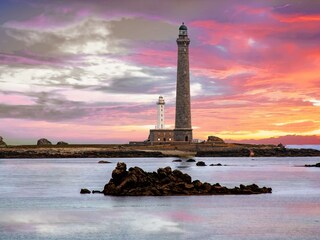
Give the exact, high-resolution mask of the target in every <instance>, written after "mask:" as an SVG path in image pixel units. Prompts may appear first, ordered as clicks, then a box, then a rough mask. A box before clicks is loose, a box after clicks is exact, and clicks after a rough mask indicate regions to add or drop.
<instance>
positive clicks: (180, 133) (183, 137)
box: [173, 128, 192, 142]
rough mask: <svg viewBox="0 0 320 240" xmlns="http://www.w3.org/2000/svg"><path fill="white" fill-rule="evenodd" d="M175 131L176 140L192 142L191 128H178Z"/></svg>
mask: <svg viewBox="0 0 320 240" xmlns="http://www.w3.org/2000/svg"><path fill="white" fill-rule="evenodd" d="M173 132H174V141H176V142H192V129H191V128H176V129H174V130H173Z"/></svg>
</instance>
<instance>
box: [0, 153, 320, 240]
mask: <svg viewBox="0 0 320 240" xmlns="http://www.w3.org/2000/svg"><path fill="white" fill-rule="evenodd" d="M200 159H201V160H204V161H206V162H207V163H208V164H210V163H222V164H227V165H228V166H223V167H209V166H207V167H196V166H195V164H194V163H190V164H188V163H173V162H172V160H173V158H165V159H157V158H140V159H122V161H124V162H126V163H127V165H128V166H129V167H130V166H140V167H142V168H143V169H145V170H148V171H154V170H156V169H157V168H159V167H164V166H171V167H172V168H173V169H176V168H179V169H180V170H182V171H184V172H186V173H188V174H190V175H191V176H192V177H193V179H200V180H202V181H208V182H211V183H215V182H219V183H221V184H223V185H226V186H228V187H233V186H235V185H239V184H240V183H244V184H251V183H257V184H258V185H261V186H263V185H266V186H270V187H272V188H273V193H272V194H266V195H249V196H200V197H199V196H192V197H190V196H189V197H183V196H179V197H107V196H103V195H100V194H95V195H92V194H91V195H80V194H79V191H80V188H82V187H87V188H89V189H102V188H103V186H104V184H105V183H106V182H107V181H108V180H109V178H110V175H111V171H112V170H113V168H114V167H115V164H116V162H117V161H118V159H109V160H110V161H112V162H114V163H112V164H97V162H98V161H99V159H37V160H32V159H20V160H15V159H12V160H0V239H1V240H2V239H10V240H11V239H12V240H14V239H24V240H28V239H32V240H33V239H297V240H298V239H299V240H301V239H320V237H319V236H320V169H318V168H303V167H297V165H304V164H305V163H308V164H311V163H316V162H320V158H256V159H254V160H252V159H251V158H198V160H200Z"/></svg>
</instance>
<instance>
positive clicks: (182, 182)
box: [103, 162, 272, 196]
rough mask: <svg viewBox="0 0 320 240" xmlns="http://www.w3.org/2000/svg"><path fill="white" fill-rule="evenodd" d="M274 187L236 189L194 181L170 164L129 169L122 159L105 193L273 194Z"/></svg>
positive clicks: (163, 194)
mask: <svg viewBox="0 0 320 240" xmlns="http://www.w3.org/2000/svg"><path fill="white" fill-rule="evenodd" d="M271 192H272V189H271V188H266V187H263V188H260V187H258V186H257V185H255V184H252V185H248V186H244V185H240V186H239V187H235V188H227V187H223V186H221V185H220V184H218V183H216V184H210V183H206V182H205V183H202V182H201V181H199V180H195V181H192V179H191V177H190V176H189V175H188V174H185V173H182V172H181V171H179V170H173V171H172V170H171V168H170V167H165V168H159V169H158V170H157V172H145V171H144V170H142V169H141V168H139V167H132V168H130V169H129V170H127V166H126V164H125V163H123V162H118V164H117V166H116V168H115V169H114V170H113V172H112V178H111V179H110V181H109V182H108V183H107V184H106V185H105V187H104V190H103V193H104V194H105V195H113V196H169V195H220V194H260V193H271Z"/></svg>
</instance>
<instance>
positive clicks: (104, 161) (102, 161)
mask: <svg viewBox="0 0 320 240" xmlns="http://www.w3.org/2000/svg"><path fill="white" fill-rule="evenodd" d="M98 163H111V162H109V161H106V160H100V161H99V162H98Z"/></svg>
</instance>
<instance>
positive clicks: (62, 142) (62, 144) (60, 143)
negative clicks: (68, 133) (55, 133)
mask: <svg viewBox="0 0 320 240" xmlns="http://www.w3.org/2000/svg"><path fill="white" fill-rule="evenodd" d="M67 145H69V143H67V142H64V141H60V142H57V146H67Z"/></svg>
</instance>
